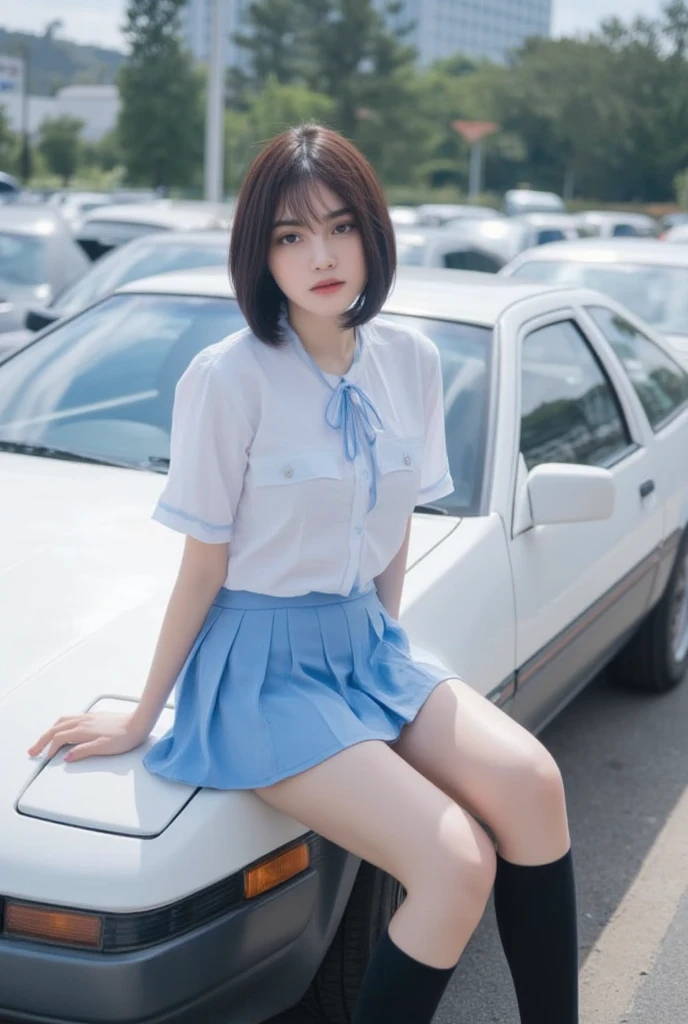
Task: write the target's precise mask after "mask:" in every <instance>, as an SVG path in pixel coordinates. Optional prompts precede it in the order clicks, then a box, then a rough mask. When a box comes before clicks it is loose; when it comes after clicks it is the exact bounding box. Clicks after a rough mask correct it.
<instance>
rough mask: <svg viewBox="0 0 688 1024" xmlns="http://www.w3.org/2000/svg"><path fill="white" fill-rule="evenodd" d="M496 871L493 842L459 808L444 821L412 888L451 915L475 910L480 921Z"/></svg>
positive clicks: (417, 867) (411, 884) (415, 874)
mask: <svg viewBox="0 0 688 1024" xmlns="http://www.w3.org/2000/svg"><path fill="white" fill-rule="evenodd" d="M496 867H497V859H496V853H495V849H494V844H493V842H492V840H491V839H490V838H489V836H488V835H487V834H486V832H485V831H484V829H482V828H481V826H480V825H478V823H477V822H475V821H473V819H471V818H469V817H468V815H466V813H465V812H464V811H463V810H461V809H460V808H459V807H457V808H456V815H455V816H452V815H449V814H448V815H447V816H446V817H445V819H444V820H443V821H442V824H441V828H440V833H439V835H437V836H436V837H435V839H434V842H433V841H432V840H431V845H430V846H429V847H428V849H427V852H426V856H425V858H424V864H423V865H417V866H416V870H415V872H414V874H413V876H412V878H411V879H410V883H409V885H410V887H411V888H414V887H415V888H417V889H419V890H422V895H423V896H424V898H425V899H427V900H429V901H432V902H434V903H436V904H437V905H438V907H439V908H442V909H444V910H445V911H446V912H447V913H448V914H450V915H455V914H456V913H465V912H466V911H467V910H473V911H475V913H476V915H477V916H478V917H479V916H480V915H482V912H483V910H484V908H485V904H486V903H487V900H488V899H489V896H490V893H491V891H492V886H493V885H494V880H495V873H496Z"/></svg>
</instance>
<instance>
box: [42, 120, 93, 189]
mask: <svg viewBox="0 0 688 1024" xmlns="http://www.w3.org/2000/svg"><path fill="white" fill-rule="evenodd" d="M83 127H84V122H83V121H80V120H79V119H78V118H76V117H69V116H68V115H66V114H65V115H63V116H62V117H56V118H52V119H50V118H46V119H45V120H44V121H43V123H42V124H41V128H40V134H39V142H38V148H39V150H40V152H41V153H42V155H43V157H44V158H45V162H46V164H47V165H48V168H49V169H50V171H52V173H53V174H59V175H60V177H61V178H62V181H63V184H64V185H68V184H69V181H70V178H72V177H73V175H74V172H75V171H76V169H77V167H78V166H79V160H80V156H81V145H82V143H81V129H82V128H83Z"/></svg>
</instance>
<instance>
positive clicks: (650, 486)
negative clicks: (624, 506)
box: [640, 480, 655, 498]
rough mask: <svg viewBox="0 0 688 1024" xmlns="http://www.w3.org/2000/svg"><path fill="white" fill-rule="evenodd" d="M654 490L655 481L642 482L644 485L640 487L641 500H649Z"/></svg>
mask: <svg viewBox="0 0 688 1024" xmlns="http://www.w3.org/2000/svg"><path fill="white" fill-rule="evenodd" d="M654 489H655V482H654V480H644V481H643V482H642V484H641V485H640V497H641V498H647V496H648V495H649V494H652V492H653V491H654Z"/></svg>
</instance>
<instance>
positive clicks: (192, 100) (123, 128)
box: [118, 0, 204, 187]
mask: <svg viewBox="0 0 688 1024" xmlns="http://www.w3.org/2000/svg"><path fill="white" fill-rule="evenodd" d="M185 2H186V0H130V3H129V6H128V8H127V22H126V25H125V28H124V34H125V36H126V38H127V41H128V43H129V46H130V53H129V56H128V58H127V61H126V63H125V64H124V65H123V67H122V69H121V71H120V75H119V88H120V94H121V100H122V108H121V112H120V116H119V121H118V137H119V142H120V146H121V150H122V155H123V157H124V161H125V163H126V166H127V172H128V177H129V180H131V181H132V182H141V183H145V184H148V185H151V186H153V187H157V186H160V185H164V186H169V185H173V184H175V185H186V184H189V183H190V182H192V181H193V179H194V177H195V176H197V174H198V172H199V169H200V166H201V163H202V151H203V139H204V130H203V125H204V116H203V79H202V76H201V74H200V73H199V72H197V71H196V70H194V68H193V66H192V63H191V57H190V56H189V54H187V53H186V51H185V50H184V49H183V47H182V44H181V41H180V38H179V20H178V19H179V11H180V10H181V8H182V7H183V6H184V3H185Z"/></svg>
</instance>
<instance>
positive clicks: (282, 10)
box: [234, 0, 307, 91]
mask: <svg viewBox="0 0 688 1024" xmlns="http://www.w3.org/2000/svg"><path fill="white" fill-rule="evenodd" d="M304 15H305V10H304V5H303V4H302V3H301V2H300V0H253V2H252V3H250V4H249V6H248V8H247V9H246V13H245V15H244V19H245V25H246V31H244V32H238V33H237V34H236V35H235V37H234V39H235V42H236V43H237V44H238V45H239V46H241V47H243V48H244V49H245V50H247V51H248V57H249V68H250V70H249V74H248V78H247V79H246V80H245V84H247V85H250V87H251V88H252V89H253V90H254V91H259V90H260V89H262V88H263V87H264V86H265V85H266V84H267V81H268V78H274V79H276V80H277V82H279V83H280V85H291V84H292V83H294V82H299V81H302V80H303V59H304V47H305V37H306V27H307V20H306V18H305V17H304Z"/></svg>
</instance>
